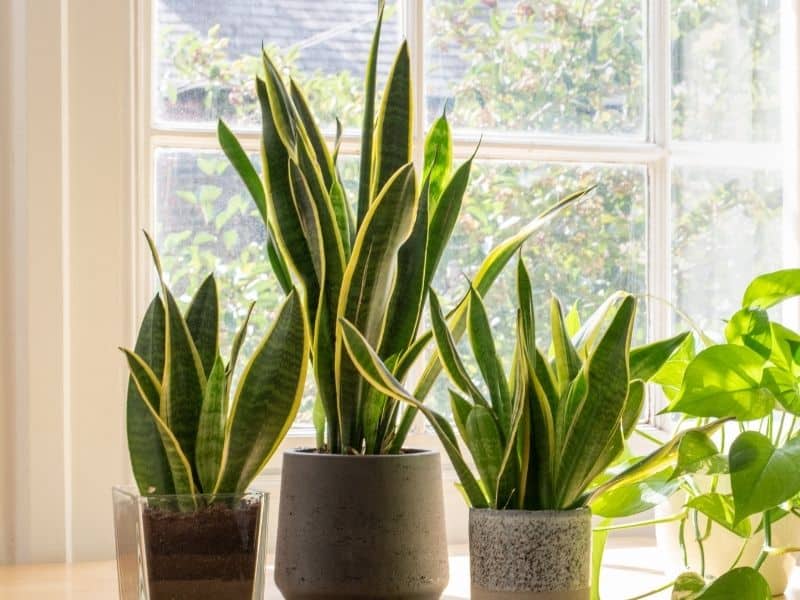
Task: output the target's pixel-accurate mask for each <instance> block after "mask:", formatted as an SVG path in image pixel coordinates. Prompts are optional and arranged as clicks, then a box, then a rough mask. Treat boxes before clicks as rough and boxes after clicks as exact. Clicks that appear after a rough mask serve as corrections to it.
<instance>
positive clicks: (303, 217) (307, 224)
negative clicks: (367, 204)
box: [289, 159, 328, 315]
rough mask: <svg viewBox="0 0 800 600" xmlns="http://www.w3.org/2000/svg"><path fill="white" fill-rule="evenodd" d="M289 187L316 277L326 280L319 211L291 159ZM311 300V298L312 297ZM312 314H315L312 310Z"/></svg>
mask: <svg viewBox="0 0 800 600" xmlns="http://www.w3.org/2000/svg"><path fill="white" fill-rule="evenodd" d="M289 188H290V189H291V191H292V201H293V202H294V208H295V210H296V211H297V215H298V217H299V221H300V228H301V229H302V232H303V237H304V238H305V240H306V243H307V244H308V249H309V251H310V254H311V264H312V265H313V267H314V277H315V279H316V280H317V281H320V282H322V281H325V276H326V269H327V266H328V265H327V261H326V255H325V248H324V246H323V244H324V240H323V239H322V238H323V234H322V225H321V223H320V217H319V213H318V212H317V207H316V206H315V204H314V200H313V199H312V198H311V191H310V190H309V189H308V183H307V182H306V178H305V177H304V176H303V173H302V172H301V171H300V167H298V166H297V163H295V162H294V161H293V160H291V159H290V160H289ZM310 300H311V299H310ZM309 304H310V306H313V307H316V305H317V300H311V301H310V302H309ZM311 314H312V315H313V314H315V313H314V312H311Z"/></svg>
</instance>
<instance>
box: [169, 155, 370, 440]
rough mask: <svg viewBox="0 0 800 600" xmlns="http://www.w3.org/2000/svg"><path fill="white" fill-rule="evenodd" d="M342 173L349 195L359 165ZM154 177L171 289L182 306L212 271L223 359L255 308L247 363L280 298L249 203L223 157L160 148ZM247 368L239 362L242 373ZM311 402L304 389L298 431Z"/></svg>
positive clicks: (345, 166)
mask: <svg viewBox="0 0 800 600" xmlns="http://www.w3.org/2000/svg"><path fill="white" fill-rule="evenodd" d="M252 159H253V160H254V162H257V161H256V160H255V157H252ZM340 168H341V171H342V177H343V178H344V179H345V187H346V188H347V189H348V193H349V194H350V195H351V197H352V195H353V193H354V192H353V190H354V189H355V187H356V186H357V179H356V176H357V171H358V165H357V161H356V159H354V158H350V157H347V158H343V159H340ZM154 174H155V189H156V195H155V198H156V202H155V224H156V225H155V233H156V242H157V244H158V247H159V250H160V252H161V261H162V264H163V267H164V273H165V276H166V279H167V281H168V282H169V285H170V287H171V288H172V291H173V292H174V293H175V295H176V297H177V299H178V301H179V302H180V303H181V304H182V305H183V306H186V305H187V304H188V302H189V300H190V299H191V296H190V295H191V294H192V293H193V292H194V291H195V290H196V289H197V288H198V287H199V285H200V283H201V282H202V281H203V279H204V278H205V277H206V276H207V275H208V274H209V273H211V272H212V271H213V272H214V274H215V276H216V278H217V282H218V285H219V293H220V308H221V324H220V329H221V339H220V348H221V351H222V354H223V356H224V357H227V356H228V355H229V348H230V343H231V340H232V338H233V335H234V334H235V333H236V330H237V329H238V328H239V326H240V325H241V323H242V320H243V319H244V317H245V314H246V312H247V308H248V306H249V305H250V303H251V302H256V307H255V310H254V311H253V315H252V317H251V319H250V329H249V332H248V337H247V339H246V342H245V346H244V348H243V352H242V358H243V359H244V358H249V357H250V356H251V354H252V352H253V351H254V350H255V348H256V346H257V344H258V342H259V341H260V339H261V338H262V337H263V336H264V335H266V333H267V331H268V330H269V326H270V324H271V323H272V319H273V318H274V316H275V315H276V313H277V309H278V307H279V306H280V303H281V302H282V300H283V292H282V291H281V289H280V286H279V285H278V282H277V280H276V279H275V277H274V275H273V274H272V271H271V269H270V266H269V263H268V261H267V259H266V253H265V246H264V242H265V236H264V224H263V222H262V221H261V217H260V216H259V214H258V211H257V210H256V208H255V205H254V204H253V201H252V199H251V198H250V197H249V196H248V195H247V191H246V189H245V188H244V186H243V185H242V183H241V181H240V180H239V177H238V175H237V174H236V173H235V171H234V170H233V169H232V168H231V167H230V166H229V164H228V161H227V159H226V158H225V156H224V155H223V154H222V153H217V152H195V151H188V150H172V149H169V150H159V151H157V152H156V156H155V169H154ZM244 362H245V361H244V360H241V361H240V363H241V364H240V365H239V368H240V369H241V368H242V367H243V365H244ZM309 383H311V378H309ZM313 397H314V390H313V387H312V386H311V385H309V386H308V387H307V389H306V394H305V395H304V398H303V404H302V406H301V409H300V412H299V415H298V421H297V424H298V425H308V426H310V425H311V408H312V404H313Z"/></svg>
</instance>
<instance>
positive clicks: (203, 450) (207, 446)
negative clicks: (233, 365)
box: [195, 356, 227, 493]
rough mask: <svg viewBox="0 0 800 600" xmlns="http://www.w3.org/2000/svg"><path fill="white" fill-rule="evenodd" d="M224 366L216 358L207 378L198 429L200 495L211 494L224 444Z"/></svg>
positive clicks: (197, 459) (218, 358)
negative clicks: (201, 492)
mask: <svg viewBox="0 0 800 600" xmlns="http://www.w3.org/2000/svg"><path fill="white" fill-rule="evenodd" d="M226 388H227V385H226V383H225V364H224V363H223V362H222V359H221V358H220V357H219V356H217V358H216V360H215V361H214V366H213V367H212V369H211V373H210V374H209V376H208V383H207V384H206V391H205V396H204V398H203V407H202V409H201V411H200V423H199V424H198V426H197V446H196V448H197V457H196V459H195V462H196V463H197V475H198V477H199V478H200V487H201V488H202V490H203V492H205V493H211V492H212V491H213V490H214V484H216V482H217V477H219V466H220V463H221V462H222V446H223V445H224V442H225V395H226Z"/></svg>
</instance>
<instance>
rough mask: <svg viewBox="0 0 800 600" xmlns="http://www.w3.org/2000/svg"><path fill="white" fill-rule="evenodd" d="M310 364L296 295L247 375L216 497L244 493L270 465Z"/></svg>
mask: <svg viewBox="0 0 800 600" xmlns="http://www.w3.org/2000/svg"><path fill="white" fill-rule="evenodd" d="M307 364H308V332H307V330H306V325H305V319H304V317H303V312H302V306H301V304H300V299H299V298H298V295H297V293H296V292H292V293H290V294H289V296H288V297H287V298H286V301H285V302H284V303H283V306H282V307H281V309H280V311H279V313H278V316H277V317H276V319H275V322H274V324H273V326H272V329H271V331H270V332H269V333H268V334H267V335H266V336H265V337H264V339H263V340H262V342H261V344H260V345H259V347H258V349H257V350H256V351H255V353H254V354H253V356H252V357H251V359H250V361H249V362H248V364H247V366H246V367H245V369H244V372H243V373H242V377H241V381H240V383H239V387H238V388H237V390H236V395H235V396H234V399H233V406H232V407H231V414H230V417H229V420H228V427H227V431H226V436H225V446H224V448H223V453H222V466H221V469H220V475H219V478H218V480H217V483H216V486H215V488H214V493H236V492H241V491H243V490H245V489H246V488H247V486H248V485H249V484H250V482H251V481H252V480H253V478H255V477H256V476H257V475H258V474H259V473H260V472H261V470H262V469H263V468H264V466H265V465H266V464H267V462H268V461H269V459H270V458H271V456H272V455H273V453H274V452H275V450H276V449H277V448H278V445H279V444H280V442H281V440H282V439H283V438H284V436H285V435H286V432H287V431H288V429H289V427H290V426H291V424H292V422H293V420H294V417H295V415H296V414H297V409H298V407H299V406H300V399H301V397H302V393H303V384H304V382H305V375H306V366H307Z"/></svg>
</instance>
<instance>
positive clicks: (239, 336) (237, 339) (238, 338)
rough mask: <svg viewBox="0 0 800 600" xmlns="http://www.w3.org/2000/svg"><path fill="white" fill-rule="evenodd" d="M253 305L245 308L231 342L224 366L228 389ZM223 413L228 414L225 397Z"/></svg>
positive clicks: (252, 303)
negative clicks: (242, 318) (242, 319)
mask: <svg viewBox="0 0 800 600" xmlns="http://www.w3.org/2000/svg"><path fill="white" fill-rule="evenodd" d="M255 305H256V303H255V302H251V303H250V306H249V307H248V308H247V314H246V315H245V316H244V321H242V324H241V326H240V327H239V330H238V331H237V332H236V335H234V336H233V342H231V359H230V361H228V364H227V366H226V367H225V376H226V387H227V389H228V391H230V389H231V387H232V382H233V374H234V372H235V371H236V363H237V362H238V361H239V352H241V350H242V344H244V339H245V337H247V326H248V325H249V324H250V317H251V316H252V315H253V308H255ZM226 396H227V394H226ZM225 414H226V415H227V414H228V400H227V398H226V400H225Z"/></svg>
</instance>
